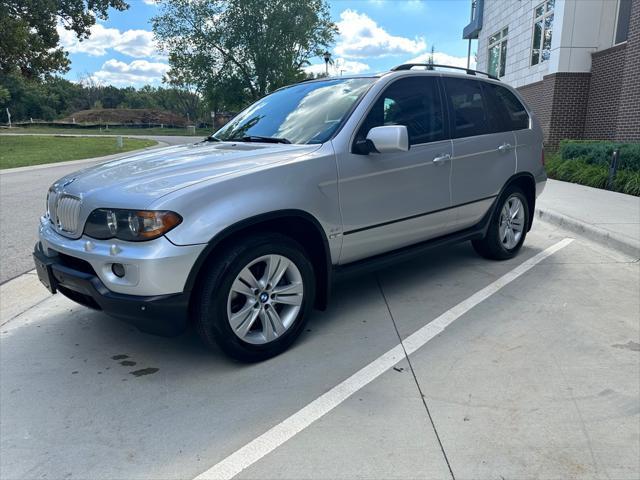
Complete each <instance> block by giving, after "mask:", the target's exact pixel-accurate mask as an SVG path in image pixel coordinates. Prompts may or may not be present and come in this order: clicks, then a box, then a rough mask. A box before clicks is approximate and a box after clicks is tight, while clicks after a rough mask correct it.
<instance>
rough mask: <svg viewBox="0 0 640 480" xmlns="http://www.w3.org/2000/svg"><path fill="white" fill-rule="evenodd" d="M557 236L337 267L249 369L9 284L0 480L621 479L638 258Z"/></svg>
mask: <svg viewBox="0 0 640 480" xmlns="http://www.w3.org/2000/svg"><path fill="white" fill-rule="evenodd" d="M571 236H572V235H571V234H568V233H567V232H565V231H562V230H559V229H556V228H555V227H551V226H549V225H547V224H544V223H541V222H537V223H536V224H535V225H534V229H533V231H532V232H531V233H530V235H529V236H528V238H527V242H526V243H525V247H524V249H523V251H522V253H521V254H520V255H519V256H518V257H517V258H515V259H514V260H511V261H508V262H491V261H488V260H484V259H481V258H479V257H477V256H476V255H475V253H474V252H473V250H472V248H471V246H470V245H469V244H461V245H458V246H454V247H450V248H446V249H439V250H434V251H432V252H430V253H429V254H427V255H424V256H422V257H420V258H418V259H416V260H414V261H412V262H409V263H403V264H398V265H396V266H393V267H391V268H387V269H384V270H380V271H378V272H377V273H376V274H375V275H367V276H361V277H354V278H351V279H349V280H347V281H345V282H343V283H340V284H338V285H337V286H336V288H335V295H334V298H333V302H332V304H331V307H330V309H329V310H328V311H327V312H316V313H315V314H314V315H313V316H312V318H311V320H310V322H309V324H308V329H307V331H306V332H305V333H304V334H303V336H302V337H301V338H300V339H299V341H298V342H297V343H296V344H295V345H294V347H293V348H292V349H291V350H290V351H288V352H286V353H285V354H283V355H281V356H279V357H276V358H274V359H272V360H269V361H267V362H263V363H260V364H255V365H244V364H239V363H234V362H231V361H230V360H228V359H227V358H226V357H224V356H223V355H222V354H221V353H219V352H209V351H206V350H205V349H204V348H203V347H202V346H201V345H200V343H199V342H198V339H197V338H196V336H195V334H193V333H192V332H190V333H188V334H186V335H184V336H182V337H179V338H177V339H164V338H159V337H153V336H149V335H145V334H141V333H139V332H137V331H136V330H134V329H132V328H130V327H128V326H126V325H124V324H122V323H120V322H119V321H117V320H113V319H110V318H109V317H107V316H105V315H103V314H101V313H98V312H93V311H90V310H87V309H85V308H83V307H80V306H77V305H75V304H73V303H72V302H70V301H68V300H66V299H64V298H63V297H61V296H60V295H56V296H54V297H49V296H47V295H46V293H45V292H44V289H43V288H41V287H39V286H38V285H37V279H36V278H35V276H34V275H33V274H27V275H26V276H23V277H19V278H18V279H16V280H12V281H11V282H8V283H5V284H4V285H2V289H3V290H2V292H1V295H2V303H3V305H2V309H3V320H2V321H3V326H2V328H1V329H0V332H1V333H0V374H1V379H2V382H1V385H0V386H1V389H0V419H1V424H2V434H1V450H2V455H0V476H1V477H2V478H5V479H14V478H92V479H97V478H104V479H115V478H118V479H120V478H122V479H124V478H127V479H165V478H166V479H174V478H176V479H177V478H196V477H198V476H200V478H216V477H218V478H228V477H230V476H232V475H234V474H236V473H237V474H238V475H237V477H238V478H261V479H262V478H286V479H293V478H296V479H299V478H318V479H329V478H332V479H333V478H366V479H381V478H385V479H388V478H433V479H441V478H456V479H500V478H504V479H512V478H518V479H520V478H550V479H551V478H553V479H558V478H562V479H570V478H608V479H637V478H639V477H640V265H639V263H638V261H637V259H634V258H628V257H625V256H622V255H621V254H618V253H616V252H614V251H611V250H605V249H604V248H602V247H600V246H598V245H595V244H592V243H589V242H587V241H586V240H583V239H582V238H581V237H577V238H575V239H574V240H573V241H570V240H566V239H567V237H571ZM12 302H13V303H12ZM27 307H29V308H28V309H26V311H23V310H24V309H25V308H27ZM443 327H446V328H444V329H442V328H443ZM354 374H355V375H354Z"/></svg>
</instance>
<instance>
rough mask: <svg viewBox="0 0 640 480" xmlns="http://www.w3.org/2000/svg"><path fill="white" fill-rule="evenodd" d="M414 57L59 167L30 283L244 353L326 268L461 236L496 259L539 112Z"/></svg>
mask: <svg viewBox="0 0 640 480" xmlns="http://www.w3.org/2000/svg"><path fill="white" fill-rule="evenodd" d="M413 67H421V69H414V68H413ZM424 67H425V66H424V65H421V66H419V65H415V64H405V65H401V66H399V67H396V68H394V69H393V70H392V71H390V72H386V73H383V74H378V75H370V76H354V77H340V78H328V79H321V80H314V81H307V82H303V83H299V84H296V85H292V86H289V87H286V88H282V89H280V90H278V91H276V92H274V93H273V94H271V95H269V96H267V97H265V98H263V99H261V100H259V101H258V102H256V103H254V104H253V105H251V106H250V107H248V108H247V109H246V110H244V111H243V112H241V113H240V114H239V115H237V116H236V117H235V118H234V119H233V120H232V121H231V122H229V123H228V124H227V125H225V126H224V127H223V128H222V129H220V130H219V131H217V132H216V133H214V134H213V135H211V136H210V137H209V138H207V139H206V140H205V141H203V142H200V143H195V144H192V145H183V146H177V147H168V148H163V149H157V150H153V151H147V152H144V153H138V154H133V155H130V156H129V157H127V158H123V159H119V160H116V161H112V162H109V163H104V164H101V165H98V166H95V167H91V168H88V169H85V170H82V171H80V172H77V173H75V174H72V175H68V176H66V177H64V178H61V179H60V180H58V181H57V182H55V183H54V184H53V185H52V186H51V188H50V190H49V193H48V196H47V202H46V205H47V210H46V213H45V215H44V216H43V217H42V218H41V220H40V241H39V242H38V243H37V245H36V248H35V251H34V259H35V263H36V267H37V271H38V274H39V277H40V279H41V281H42V282H43V283H44V284H45V286H47V287H48V288H49V289H50V291H51V292H52V293H56V292H60V293H62V294H63V295H65V296H67V297H69V298H70V299H72V300H74V301H76V302H78V303H80V304H82V305H86V306H88V307H92V308H95V309H99V310H103V311H104V312H106V313H108V314H111V315H113V316H115V317H119V318H121V319H124V320H126V321H129V322H131V323H133V324H135V325H136V326H137V327H138V328H139V329H141V330H143V331H149V332H154V333H159V334H164V335H174V334H179V333H180V332H182V331H183V330H184V329H185V328H186V327H187V326H188V325H189V323H194V324H195V327H196V329H197V330H198V332H199V334H200V336H201V337H202V339H203V341H204V342H205V343H206V344H207V345H211V346H213V345H218V346H219V347H220V348H222V350H223V351H224V352H226V353H227V354H229V355H231V356H233V357H235V358H238V359H241V360H245V361H256V360H261V359H265V358H268V357H271V356H273V355H276V354H278V353H280V352H282V351H283V350H285V349H286V348H287V347H288V346H290V345H291V343H292V342H293V341H294V340H295V339H296V337H297V336H298V335H299V334H300V332H301V331H302V329H303V327H304V323H305V320H306V319H307V317H308V316H309V313H310V311H311V310H312V308H314V307H315V308H318V309H323V308H324V307H325V305H326V304H327V302H328V299H329V294H330V290H331V284H332V281H333V279H334V278H335V277H336V276H339V275H343V274H345V273H347V272H352V271H355V270H358V269H370V268H379V267H380V266H381V265H384V264H386V263H388V262H389V261H398V260H400V259H404V258H406V257H408V256H409V255H415V254H419V253H420V252H423V251H424V250H425V249H427V248H431V247H434V246H440V245H444V244H449V243H453V242H460V241H466V240H470V241H471V242H472V243H473V246H474V247H475V249H476V251H477V252H478V253H479V254H480V255H482V256H484V257H487V258H492V259H507V258H511V257H513V256H514V255H515V254H516V253H517V252H518V251H519V250H520V247H521V246H522V244H523V242H524V240H525V236H526V234H527V231H528V230H529V229H530V228H531V223H532V220H533V212H534V205H535V201H536V197H537V195H539V194H540V192H541V191H542V189H543V188H544V184H545V181H546V175H545V171H544V156H543V155H544V153H543V147H542V132H541V129H540V125H539V123H538V121H537V120H536V118H535V116H533V115H532V113H531V111H530V110H529V109H528V108H527V107H526V106H525V104H524V102H523V101H522V99H521V98H520V96H519V95H518V93H517V92H516V91H514V90H513V89H512V88H510V87H508V86H506V85H504V84H502V83H500V82H499V81H497V80H496V79H493V78H490V77H489V76H488V75H486V74H482V75H480V73H481V72H475V71H473V70H465V69H463V72H462V73H453V72H452V70H451V69H450V68H447V69H440V68H439V67H436V66H432V65H430V66H428V67H427V68H424ZM485 77H486V78H485Z"/></svg>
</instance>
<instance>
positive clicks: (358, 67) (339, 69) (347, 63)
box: [304, 58, 370, 76]
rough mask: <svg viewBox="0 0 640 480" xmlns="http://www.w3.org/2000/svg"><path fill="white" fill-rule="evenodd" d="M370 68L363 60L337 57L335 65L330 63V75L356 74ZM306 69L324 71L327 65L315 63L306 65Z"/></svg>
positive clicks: (306, 70) (310, 71) (314, 71)
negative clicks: (357, 60)
mask: <svg viewBox="0 0 640 480" xmlns="http://www.w3.org/2000/svg"><path fill="white" fill-rule="evenodd" d="M369 69H370V67H369V65H367V64H366V63H362V62H356V61H353V60H345V59H344V58H336V60H335V61H334V62H333V65H329V75H332V76H334V75H340V74H341V73H342V74H345V75H356V74H358V73H362V72H366V71H368V70H369ZM304 71H305V72H307V73H315V74H319V73H324V72H325V65H324V62H323V63H315V64H313V65H309V66H307V67H304Z"/></svg>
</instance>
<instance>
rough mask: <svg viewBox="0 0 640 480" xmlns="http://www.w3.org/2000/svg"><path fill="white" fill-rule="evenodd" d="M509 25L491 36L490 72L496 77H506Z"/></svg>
mask: <svg viewBox="0 0 640 480" xmlns="http://www.w3.org/2000/svg"><path fill="white" fill-rule="evenodd" d="M508 33H509V29H508V28H507V27H505V28H503V29H502V30H500V31H499V32H498V33H495V34H493V35H491V36H490V37H489V73H490V74H491V75H493V76H494V77H504V68H505V64H506V63H507V34H508Z"/></svg>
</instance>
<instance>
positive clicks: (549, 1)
mask: <svg viewBox="0 0 640 480" xmlns="http://www.w3.org/2000/svg"><path fill="white" fill-rule="evenodd" d="M555 4H556V0H547V12H550V11H551V10H553V7H554V6H555Z"/></svg>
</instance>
